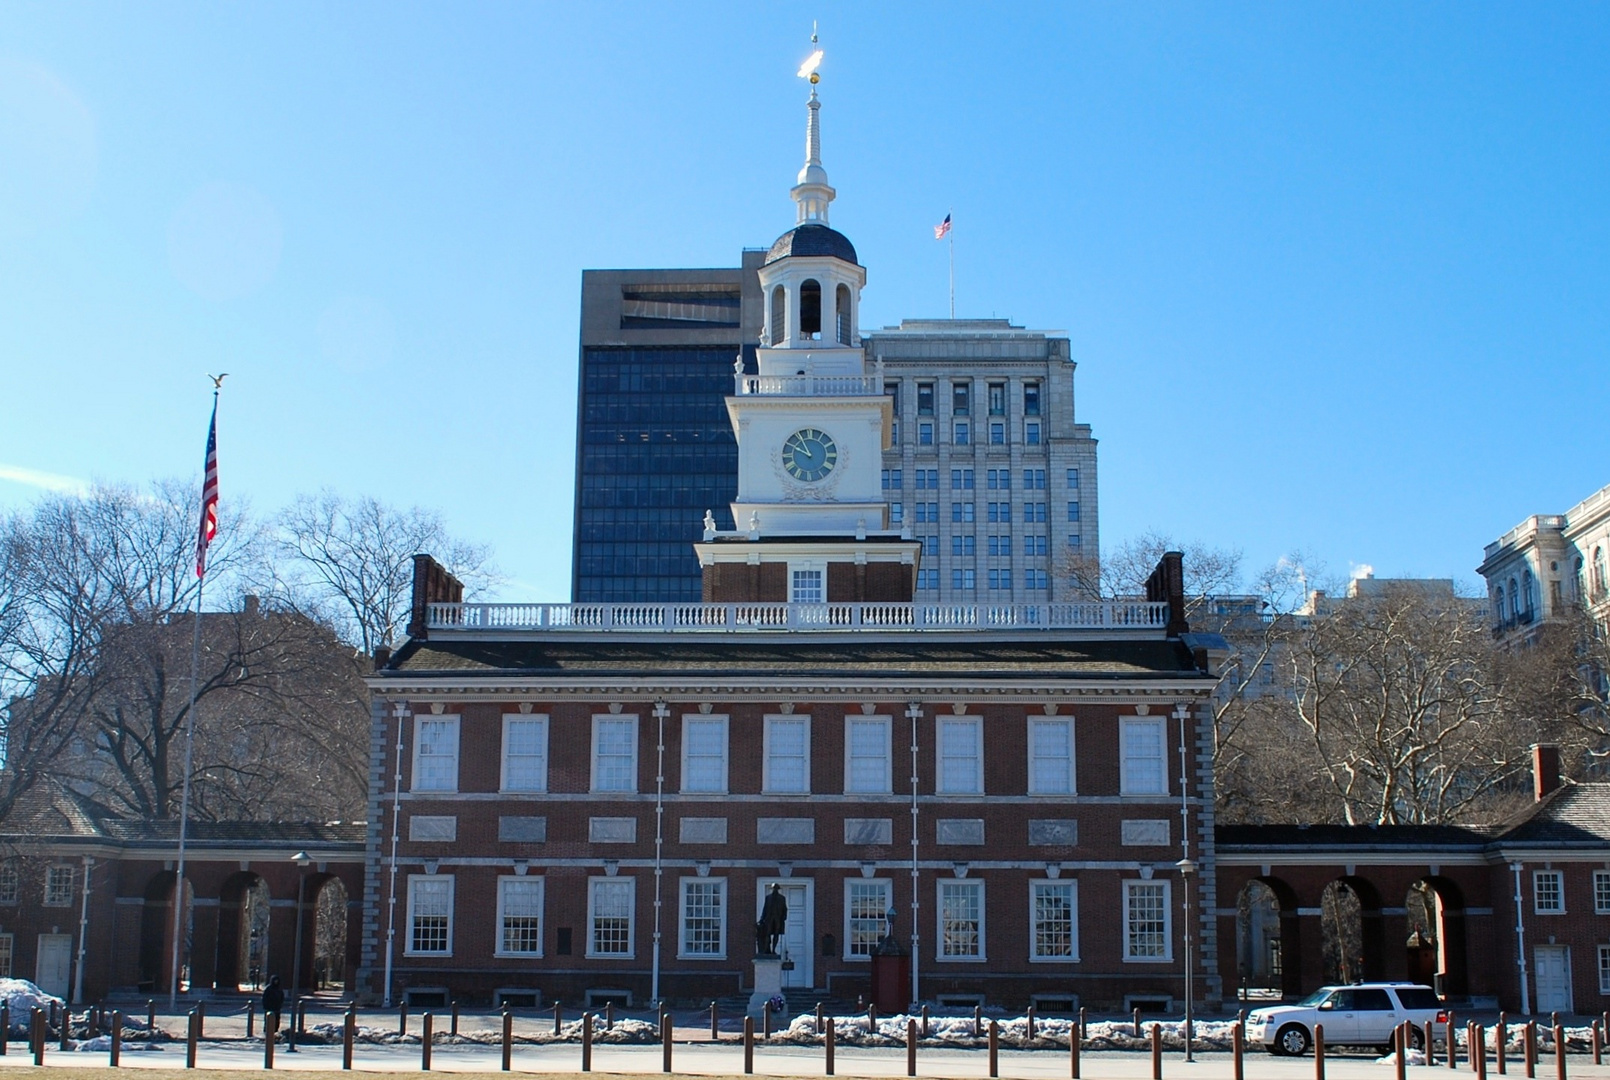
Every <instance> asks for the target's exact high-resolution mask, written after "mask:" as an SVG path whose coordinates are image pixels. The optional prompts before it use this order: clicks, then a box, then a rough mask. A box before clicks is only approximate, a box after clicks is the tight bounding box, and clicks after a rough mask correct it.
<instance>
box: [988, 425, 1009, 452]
mask: <svg viewBox="0 0 1610 1080" xmlns="http://www.w3.org/2000/svg"><path fill="white" fill-rule="evenodd" d="M989 444H990V445H991V446H1005V445H1006V424H1004V423H1003V422H1001V421H1000V420H991V421H990V425H989Z"/></svg>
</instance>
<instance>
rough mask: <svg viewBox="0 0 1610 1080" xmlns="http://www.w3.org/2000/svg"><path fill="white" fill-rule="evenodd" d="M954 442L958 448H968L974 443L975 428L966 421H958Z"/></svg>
mask: <svg viewBox="0 0 1610 1080" xmlns="http://www.w3.org/2000/svg"><path fill="white" fill-rule="evenodd" d="M954 441H955V443H956V445H957V446H967V445H968V444H970V443H971V442H972V441H973V426H972V424H971V423H969V422H968V421H966V420H957V421H956V425H955V433H954Z"/></svg>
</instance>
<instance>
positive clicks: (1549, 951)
mask: <svg viewBox="0 0 1610 1080" xmlns="http://www.w3.org/2000/svg"><path fill="white" fill-rule="evenodd" d="M1532 966H1533V970H1534V971H1536V973H1537V1011H1538V1012H1540V1013H1546V1012H1562V1013H1568V1012H1570V1011H1571V953H1570V950H1569V949H1567V948H1566V947H1565V946H1564V945H1539V946H1538V947H1537V948H1536V949H1535V950H1534V951H1533V953H1532Z"/></svg>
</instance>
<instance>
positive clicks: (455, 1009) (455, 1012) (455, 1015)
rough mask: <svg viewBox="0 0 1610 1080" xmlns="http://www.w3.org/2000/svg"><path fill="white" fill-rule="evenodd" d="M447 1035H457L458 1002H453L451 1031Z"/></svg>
mask: <svg viewBox="0 0 1610 1080" xmlns="http://www.w3.org/2000/svg"><path fill="white" fill-rule="evenodd" d="M448 1034H450V1035H457V1034H458V1002H456V1001H455V1002H453V1028H452V1030H451V1031H449V1032H448Z"/></svg>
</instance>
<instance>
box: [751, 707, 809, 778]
mask: <svg viewBox="0 0 1610 1080" xmlns="http://www.w3.org/2000/svg"><path fill="white" fill-rule="evenodd" d="M810 747H811V720H810V717H808V716H768V717H766V776H765V781H764V786H763V788H762V790H763V791H766V792H768V793H773V792H775V793H780V794H792V795H800V794H806V793H808V792H809V791H810V790H811V762H810Z"/></svg>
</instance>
